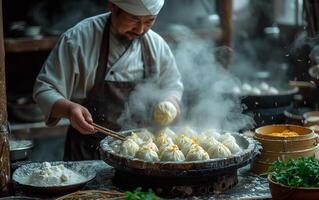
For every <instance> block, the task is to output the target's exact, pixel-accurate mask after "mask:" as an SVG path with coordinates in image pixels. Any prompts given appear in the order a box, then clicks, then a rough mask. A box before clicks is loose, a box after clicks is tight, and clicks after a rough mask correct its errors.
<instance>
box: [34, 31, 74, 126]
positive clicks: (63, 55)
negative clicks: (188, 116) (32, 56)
mask: <svg viewBox="0 0 319 200" xmlns="http://www.w3.org/2000/svg"><path fill="white" fill-rule="evenodd" d="M75 56H76V51H75V48H74V43H73V42H72V40H70V39H69V38H68V36H67V35H63V36H62V37H61V38H60V40H59V42H58V44H57V45H56V46H55V48H54V49H53V50H52V51H51V53H50V55H49V57H48V58H47V60H46V61H45V63H44V65H43V67H42V69H41V71H40V73H39V75H38V76H37V78H36V81H35V85H34V90H33V98H34V100H35V101H36V102H37V103H38V105H39V107H40V108H41V110H42V112H43V113H44V115H45V122H46V124H47V125H48V126H54V125H56V124H57V123H58V122H59V120H60V119H57V118H52V117H51V116H50V115H51V111H52V107H53V105H54V103H55V102H56V101H58V100H60V99H70V98H71V94H72V92H73V89H74V88H75V83H76V76H77V74H78V68H77V66H78V64H77V59H76V57H75Z"/></svg>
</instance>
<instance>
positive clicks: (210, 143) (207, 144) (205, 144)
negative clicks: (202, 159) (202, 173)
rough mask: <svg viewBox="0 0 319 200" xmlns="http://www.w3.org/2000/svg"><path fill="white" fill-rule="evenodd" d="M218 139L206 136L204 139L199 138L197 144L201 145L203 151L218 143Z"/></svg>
mask: <svg viewBox="0 0 319 200" xmlns="http://www.w3.org/2000/svg"><path fill="white" fill-rule="evenodd" d="M218 143H219V142H218V140H216V139H215V138H214V136H211V137H207V138H206V139H203V140H200V142H199V144H200V145H201V146H202V147H203V149H204V150H205V151H208V149H209V148H210V147H212V146H216V145H218Z"/></svg>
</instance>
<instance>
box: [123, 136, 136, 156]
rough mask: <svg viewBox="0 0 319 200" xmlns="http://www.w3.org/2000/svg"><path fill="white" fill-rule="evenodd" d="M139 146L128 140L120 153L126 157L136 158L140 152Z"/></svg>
mask: <svg viewBox="0 0 319 200" xmlns="http://www.w3.org/2000/svg"><path fill="white" fill-rule="evenodd" d="M139 148H140V147H139V146H138V144H136V142H134V140H132V139H130V138H128V139H126V140H125V141H124V142H123V143H122V145H121V148H120V153H121V154H122V155H124V156H135V153H136V152H137V151H138V150H139Z"/></svg>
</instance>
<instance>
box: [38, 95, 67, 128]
mask: <svg viewBox="0 0 319 200" xmlns="http://www.w3.org/2000/svg"><path fill="white" fill-rule="evenodd" d="M60 99H65V98H64V97H63V96H61V95H60V94H58V93H54V92H52V91H47V92H42V93H40V94H38V95H37V96H36V97H35V100H36V102H38V105H39V107H40V109H41V110H42V112H43V113H44V116H45V123H46V124H47V126H55V125H56V124H57V123H58V122H59V120H60V119H59V118H53V117H51V111H52V107H53V105H54V104H55V103H56V102H57V101H58V100H60Z"/></svg>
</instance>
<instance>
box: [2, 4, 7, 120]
mask: <svg viewBox="0 0 319 200" xmlns="http://www.w3.org/2000/svg"><path fill="white" fill-rule="evenodd" d="M6 99H7V97H6V80H5V53H4V38H3V19H2V0H0V125H3V124H6V123H7V120H8V115H7V101H6Z"/></svg>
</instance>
